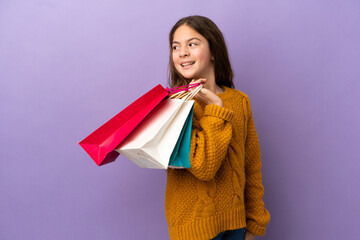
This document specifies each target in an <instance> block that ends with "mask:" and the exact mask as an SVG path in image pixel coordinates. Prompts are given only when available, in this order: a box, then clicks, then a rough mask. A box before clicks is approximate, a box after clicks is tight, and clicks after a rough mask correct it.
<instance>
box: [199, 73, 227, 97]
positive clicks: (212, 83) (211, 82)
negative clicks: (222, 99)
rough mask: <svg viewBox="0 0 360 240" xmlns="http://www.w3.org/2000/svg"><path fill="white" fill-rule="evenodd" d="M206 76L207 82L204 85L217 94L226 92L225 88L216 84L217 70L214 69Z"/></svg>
mask: <svg viewBox="0 0 360 240" xmlns="http://www.w3.org/2000/svg"><path fill="white" fill-rule="evenodd" d="M204 78H205V79H206V83H205V84H204V87H205V88H206V89H209V90H210V91H212V92H213V93H215V94H219V93H222V92H224V90H223V89H222V88H221V87H220V86H218V85H217V84H216V81H215V71H214V70H213V69H212V71H211V72H210V74H208V76H207V77H204Z"/></svg>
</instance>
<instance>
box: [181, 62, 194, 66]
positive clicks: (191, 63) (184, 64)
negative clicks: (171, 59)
mask: <svg viewBox="0 0 360 240" xmlns="http://www.w3.org/2000/svg"><path fill="white" fill-rule="evenodd" d="M194 63H195V62H187V63H183V64H180V65H181V66H182V67H186V66H190V65H193V64H194Z"/></svg>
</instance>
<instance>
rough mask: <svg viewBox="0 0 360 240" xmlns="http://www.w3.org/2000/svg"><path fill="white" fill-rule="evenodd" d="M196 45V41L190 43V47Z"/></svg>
mask: <svg viewBox="0 0 360 240" xmlns="http://www.w3.org/2000/svg"><path fill="white" fill-rule="evenodd" d="M196 45H197V44H196V43H190V44H189V46H190V47H194V46H196Z"/></svg>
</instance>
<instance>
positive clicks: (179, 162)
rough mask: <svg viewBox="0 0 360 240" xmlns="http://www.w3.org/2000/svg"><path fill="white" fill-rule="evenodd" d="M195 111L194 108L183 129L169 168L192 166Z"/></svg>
mask: <svg viewBox="0 0 360 240" xmlns="http://www.w3.org/2000/svg"><path fill="white" fill-rule="evenodd" d="M193 111H194V109H193V108H192V109H191V111H190V114H189V115H188V117H187V119H186V122H185V124H184V127H183V129H182V130H181V133H180V137H179V139H178V141H177V143H176V145H175V148H174V150H173V152H172V154H171V157H170V162H169V168H191V166H190V140H191V128H192V116H193Z"/></svg>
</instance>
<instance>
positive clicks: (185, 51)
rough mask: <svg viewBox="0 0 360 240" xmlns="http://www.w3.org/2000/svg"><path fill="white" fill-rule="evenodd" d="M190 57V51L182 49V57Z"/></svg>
mask: <svg viewBox="0 0 360 240" xmlns="http://www.w3.org/2000/svg"><path fill="white" fill-rule="evenodd" d="M189 55H190V52H189V51H188V49H187V48H186V47H185V48H181V50H180V57H188V56H189Z"/></svg>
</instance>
